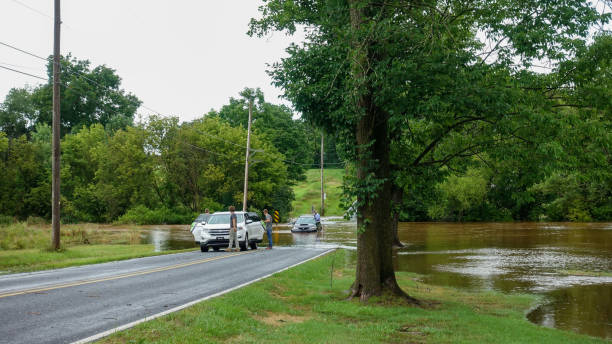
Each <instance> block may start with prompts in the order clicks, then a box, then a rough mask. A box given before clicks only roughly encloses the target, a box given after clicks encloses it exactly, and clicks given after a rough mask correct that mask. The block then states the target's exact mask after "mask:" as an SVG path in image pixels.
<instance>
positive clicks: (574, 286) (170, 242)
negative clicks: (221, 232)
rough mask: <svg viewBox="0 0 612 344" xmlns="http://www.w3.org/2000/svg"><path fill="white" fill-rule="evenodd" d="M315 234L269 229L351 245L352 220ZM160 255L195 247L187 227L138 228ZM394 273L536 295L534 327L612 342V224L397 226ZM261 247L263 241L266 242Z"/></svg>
mask: <svg viewBox="0 0 612 344" xmlns="http://www.w3.org/2000/svg"><path fill="white" fill-rule="evenodd" d="M334 220H335V221H329V220H328V221H324V230H323V232H319V233H291V231H290V230H289V227H287V226H278V227H275V229H274V234H273V240H274V242H275V244H276V245H280V246H305V247H309V246H318V247H321V246H328V247H343V248H347V249H352V248H354V247H355V246H356V243H357V240H356V234H355V233H356V225H355V223H354V222H343V221H337V220H338V219H334ZM143 233H145V234H143V242H149V243H153V244H154V245H155V246H156V248H157V249H159V250H168V249H182V248H188V247H195V244H194V243H193V237H192V236H191V233H190V232H189V228H188V226H165V227H160V226H148V227H143ZM399 236H400V240H401V241H402V242H403V243H405V244H406V245H407V246H406V247H404V248H402V249H399V250H397V251H395V253H394V255H395V258H396V259H395V264H396V269H397V270H400V271H410V272H416V273H419V274H422V275H423V281H424V282H426V283H431V284H438V285H444V286H451V287H456V288H462V289H468V290H483V289H488V290H496V291H501V292H504V293H530V294H537V295H540V296H541V303H540V304H538V305H536V306H535V307H534V308H533V309H532V310H531V311H530V312H529V313H528V314H527V315H526V316H527V318H528V319H529V320H530V321H532V322H534V323H536V324H539V325H542V326H547V327H555V328H560V329H565V330H570V331H575V332H579V333H583V334H588V335H592V336H598V337H602V338H608V339H610V338H612V223H467V224H466V223H401V224H400V227H399ZM264 242H267V239H266V238H264Z"/></svg>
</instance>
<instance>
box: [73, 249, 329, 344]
mask: <svg viewBox="0 0 612 344" xmlns="http://www.w3.org/2000/svg"><path fill="white" fill-rule="evenodd" d="M335 250H336V249H329V250H327V251H324V252H322V253H320V254H318V255H316V256H314V257H310V258H308V259H306V260H304V261H301V262H298V263H295V264H293V265H290V266H287V267H284V268H282V269H280V270H278V271H275V272H272V273H269V274H267V275H265V276H261V277H258V278H256V279H254V280H251V281H248V282H245V283H242V284H239V285H237V286H235V287H232V288H230V289H227V290H223V291H220V292H217V293H215V294H212V295H208V296H205V297H203V298H200V299H197V300H194V301H190V302H188V303H186V304H183V305H180V306H177V307H174V308H172V309H168V310H165V311H163V312H160V313H157V314H153V315H149V316H147V317H144V318H142V319H139V320H136V321H133V322H131V323H127V324H125V325H121V326H118V327H115V328H112V329H110V330H106V331H104V332H100V333H98V334H94V335H93V336H90V337H87V338H83V339H79V340H77V341H75V342H72V344H85V343H91V342H93V341H94V340H98V339H102V338H104V337H107V336H110V335H111V334H113V333H115V332H119V331H123V330H127V329H129V328H131V327H134V326H136V325H139V324H142V323H144V322H147V321H151V320H153V319H157V318H159V317H163V316H164V315H168V314H170V313H174V312H178V311H180V310H183V309H185V308H188V307H191V306H193V305H195V304H196V303H200V302H202V301H206V300H209V299H212V298H215V297H218V296H221V295H224V294H227V293H230V292H232V291H234V290H236V289H240V288H242V287H246V286H247V285H249V284H253V283H255V282H259V281H261V280H263V279H266V278H268V277H270V276H273V275H275V274H277V273H279V272H283V271H286V270H289V269H291V268H294V267H296V266H298V265H301V264H304V263H307V262H309V261H311V260H314V259H317V258H319V257H322V256H324V255H326V254H328V253H330V252H332V251H335Z"/></svg>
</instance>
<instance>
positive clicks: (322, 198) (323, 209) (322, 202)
mask: <svg viewBox="0 0 612 344" xmlns="http://www.w3.org/2000/svg"><path fill="white" fill-rule="evenodd" d="M320 213H321V216H323V215H325V192H324V190H323V132H321V212H320Z"/></svg>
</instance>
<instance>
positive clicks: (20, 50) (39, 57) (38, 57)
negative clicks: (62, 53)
mask: <svg viewBox="0 0 612 344" xmlns="http://www.w3.org/2000/svg"><path fill="white" fill-rule="evenodd" d="M0 45H4V46H5V47H9V48H11V49H14V50H17V51H19V52H22V53H24V54H27V55H30V56H32V57H36V58H37V59H41V60H43V61H47V59H46V58H44V57H41V56H39V55H36V54H34V53H31V52H29V51H25V50H23V49H19V48H17V47H15V46H12V45H10V44H8V43H3V42H0Z"/></svg>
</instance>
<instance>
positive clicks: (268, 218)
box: [263, 209, 272, 250]
mask: <svg viewBox="0 0 612 344" xmlns="http://www.w3.org/2000/svg"><path fill="white" fill-rule="evenodd" d="M263 213H264V222H265V223H266V233H268V247H267V248H266V250H271V249H272V215H270V214H268V209H264V210H263Z"/></svg>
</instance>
